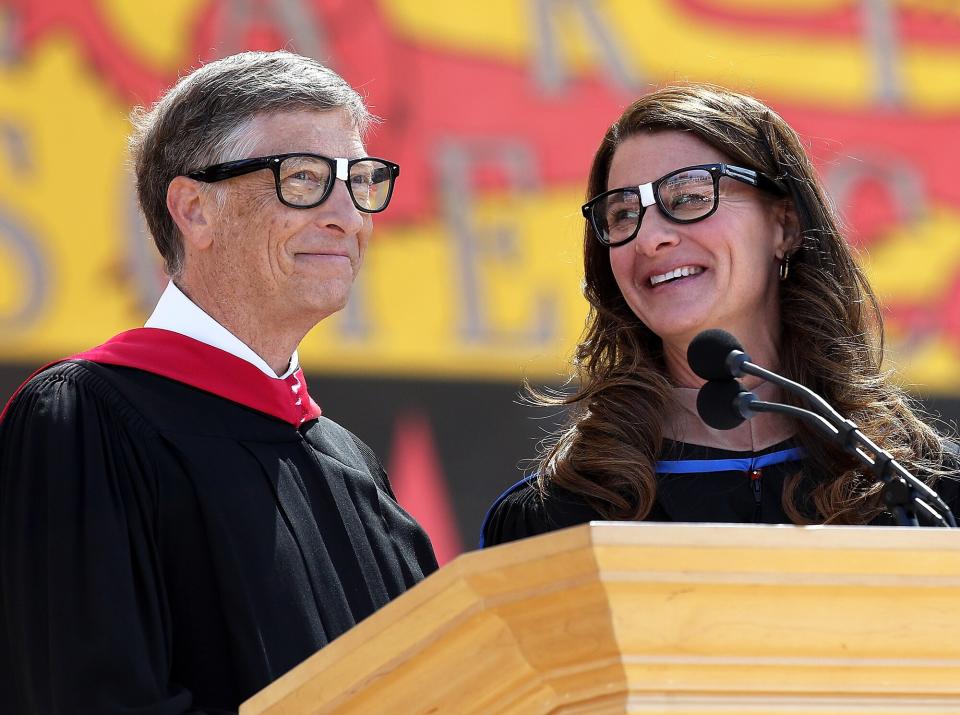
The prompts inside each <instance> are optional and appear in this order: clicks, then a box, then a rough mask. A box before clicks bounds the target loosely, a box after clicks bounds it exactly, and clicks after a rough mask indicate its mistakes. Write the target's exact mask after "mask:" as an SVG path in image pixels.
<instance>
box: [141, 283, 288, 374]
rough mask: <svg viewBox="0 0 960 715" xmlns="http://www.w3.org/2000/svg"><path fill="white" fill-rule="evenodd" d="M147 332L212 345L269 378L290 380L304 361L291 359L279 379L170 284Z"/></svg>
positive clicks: (155, 309)
mask: <svg viewBox="0 0 960 715" xmlns="http://www.w3.org/2000/svg"><path fill="white" fill-rule="evenodd" d="M144 327H145V328H160V329H161V330H170V331H172V332H174V333H180V334H181V335H186V336H187V337H188V338H193V339H194V340H199V341H200V342H201V343H206V344H207V345H212V346H213V347H215V348H220V349H221V350H223V351H225V352H228V353H230V354H231V355H235V356H236V357H238V358H240V359H241V360H246V361H247V362H248V363H250V364H251V365H253V366H255V367H256V368H258V369H259V370H260V371H261V372H262V373H263V374H264V375H266V376H267V377H274V378H279V379H283V378H287V377H289V376H290V375H292V374H293V373H295V372H296V371H297V370H299V369H300V358H299V357H298V355H297V351H296V350H294V351H293V355H291V356H290V365H289V367H287V371H286V372H285V373H283V374H282V375H277V373H275V372H274V371H273V368H271V367H270V366H269V365H267V363H266V361H265V360H264V359H263V358H262V357H260V356H259V355H257V354H256V353H255V352H254V351H253V350H251V349H250V347H249V346H248V345H246V344H245V343H244V342H243V341H241V340H240V339H239V338H238V337H237V336H236V335H234V334H233V333H231V332H230V331H229V330H227V329H226V328H225V327H223V326H222V325H220V323H218V322H217V321H216V320H214V319H213V318H211V317H210V316H209V315H207V314H206V313H205V312H204V311H203V309H202V308H200V306H198V305H197V304H196V303H194V302H193V301H192V300H190V299H189V298H188V297H187V296H186V295H184V293H183V291H181V290H180V289H179V288H177V286H175V285H174V284H173V281H170V282H169V283H168V284H167V288H166V290H165V291H163V295H161V296H160V300H159V301H158V302H157V307H156V308H154V309H153V314H152V315H151V316H150V318H149V319H148V320H147V322H146V323H145V324H144Z"/></svg>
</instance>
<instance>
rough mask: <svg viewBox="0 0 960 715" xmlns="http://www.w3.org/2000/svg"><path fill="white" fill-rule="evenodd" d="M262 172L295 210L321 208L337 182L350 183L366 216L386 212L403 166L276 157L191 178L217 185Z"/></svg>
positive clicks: (379, 161) (363, 159) (202, 171)
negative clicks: (395, 182) (270, 175)
mask: <svg viewBox="0 0 960 715" xmlns="http://www.w3.org/2000/svg"><path fill="white" fill-rule="evenodd" d="M261 169H270V170H271V171H272V172H273V179H274V183H275V184H276V187H277V198H278V199H280V203H282V204H284V205H285V206H290V207H292V208H295V209H309V208H313V207H314V206H319V205H320V204H322V203H323V202H324V201H326V200H327V198H328V197H329V196H330V192H331V191H333V182H334V180H335V179H340V180H341V181H344V182H346V184H347V189H348V191H349V192H350V198H351V199H352V200H353V205H354V206H356V207H357V209H358V210H360V211H363V212H364V213H369V214H374V213H377V212H379V211H383V210H384V209H385V208H387V204H389V203H390V197H391V196H392V195H393V184H394V181H395V180H396V178H397V177H398V176H400V166H399V165H397V164H394V163H393V162H391V161H387V160H386V159H378V158H376V157H372V156H364V157H360V158H359V159H331V158H329V157H326V156H320V155H319V154H305V153H302V152H296V153H292V154H276V155H274V156H261V157H255V158H252V159H240V160H238V161H228V162H225V163H223V164H214V165H213V166H208V167H207V168H205V169H199V170H197V171H191V172H190V173H189V174H187V176H188V177H190V178H191V179H196V180H197V181H205V182H208V183H213V182H215V181H223V180H224V179H231V178H233V177H234V176H241V175H243V174H249V173H251V172H254V171H260V170H261Z"/></svg>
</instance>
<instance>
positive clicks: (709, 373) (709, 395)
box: [687, 329, 957, 527]
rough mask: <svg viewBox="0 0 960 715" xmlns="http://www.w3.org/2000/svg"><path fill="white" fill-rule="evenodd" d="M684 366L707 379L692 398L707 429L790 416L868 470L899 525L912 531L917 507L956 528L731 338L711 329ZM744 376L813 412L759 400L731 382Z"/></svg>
mask: <svg viewBox="0 0 960 715" xmlns="http://www.w3.org/2000/svg"><path fill="white" fill-rule="evenodd" d="M687 362H688V363H689V364H690V369H691V370H693V371H694V373H696V374H697V375H699V376H700V377H702V378H703V379H704V380H707V383H706V384H705V385H704V386H703V387H702V388H700V392H699V393H698V395H697V413H698V414H699V415H700V418H701V419H702V420H703V421H704V423H706V424H707V425H708V426H710V427H713V428H714V429H733V428H734V427H736V426H737V425H739V424H741V423H742V422H743V420H744V419H750V418H751V417H753V416H754V415H755V414H756V413H758V412H779V413H781V414H786V415H789V416H791V417H794V418H796V419H799V420H801V421H803V422H806V423H808V424H810V426H811V427H813V428H814V429H815V430H817V431H819V432H821V433H823V434H825V435H826V436H827V437H829V438H830V439H832V440H833V441H834V442H836V443H837V444H839V445H840V446H841V447H842V448H843V449H844V450H845V451H846V452H847V453H849V454H851V455H853V456H855V457H856V458H857V459H859V460H860V461H861V462H862V463H863V464H864V465H866V466H867V467H869V468H870V469H871V470H872V471H873V473H874V474H875V475H876V477H877V479H878V480H879V481H881V482H883V483H884V484H885V487H884V499H885V501H886V503H887V505H888V506H890V507H891V508H893V510H894V512H895V513H896V514H897V516H898V518H899V519H900V522H901V524H905V525H914V526H916V525H917V520H916V515H915V514H914V513H913V510H914V509H915V508H919V509H920V510H921V511H922V512H923V513H924V514H925V515H926V516H927V517H929V518H931V519H933V520H934V521H936V522H939V523H940V524H942V525H944V526H953V527H955V526H956V525H957V523H956V520H955V519H954V516H953V513H952V512H951V511H950V507H948V506H947V504H946V503H945V502H944V501H943V500H942V499H941V498H940V496H939V495H938V494H937V493H936V492H935V491H933V489H931V488H930V487H928V486H927V485H926V484H924V483H923V482H921V481H920V480H919V479H917V478H916V477H915V476H913V475H912V474H910V472H908V471H907V470H906V469H905V468H904V467H903V466H902V465H901V464H900V463H899V462H898V461H897V460H896V459H894V458H893V455H891V454H890V453H889V452H888V451H886V450H883V449H881V448H880V447H879V446H878V445H877V444H876V443H874V442H873V441H872V440H870V438H868V437H867V436H866V435H865V434H863V432H861V431H860V429H859V428H858V427H857V425H856V424H855V423H854V422H853V421H851V420H848V419H844V418H843V417H842V416H841V415H840V413H838V412H837V411H836V410H835V409H833V407H832V406H831V405H830V403H828V402H827V401H826V400H824V399H823V398H822V397H821V396H820V395H818V394H817V393H815V392H814V391H813V390H811V389H809V388H808V387H805V386H804V385H801V384H799V383H796V382H794V381H792V380H789V379H787V378H785V377H783V376H782V375H778V374H777V373H775V372H772V371H770V370H767V369H765V368H763V367H760V366H759V365H755V364H754V363H752V362H750V356H749V355H747V354H746V353H745V352H744V351H743V347H742V346H741V344H740V342H739V341H738V340H737V339H736V338H735V337H734V336H733V335H731V334H730V333H728V332H726V331H724V330H719V329H713V330H705V331H703V332H701V333H700V334H698V335H697V336H696V337H695V338H694V339H693V341H692V342H691V343H690V346H689V347H688V348H687ZM743 374H749V375H755V376H757V377H761V378H763V379H764V380H767V381H769V382H772V383H774V384H775V385H779V386H780V387H782V388H784V389H785V390H787V391H789V392H791V393H793V394H796V395H799V396H800V397H801V398H803V399H805V400H807V401H808V402H809V403H812V406H813V407H815V408H816V409H817V411H816V412H814V411H811V410H806V409H803V408H800V407H795V406H793V405H784V404H781V403H779V402H764V401H762V400H758V399H757V397H756V395H754V394H753V393H752V392H748V391H746V390H744V389H743V388H742V387H741V385H740V382H739V381H738V380H736V379H734V378H735V377H739V376H741V375H743ZM932 505H935V508H934V506H932ZM938 510H939V511H938Z"/></svg>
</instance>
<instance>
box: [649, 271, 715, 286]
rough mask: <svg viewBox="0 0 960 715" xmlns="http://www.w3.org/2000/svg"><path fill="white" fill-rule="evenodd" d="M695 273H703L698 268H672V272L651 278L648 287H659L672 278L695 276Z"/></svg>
mask: <svg viewBox="0 0 960 715" xmlns="http://www.w3.org/2000/svg"><path fill="white" fill-rule="evenodd" d="M697 273H703V269H702V268H700V267H699V266H681V267H680V268H674V269H673V270H672V271H667V272H666V273H661V274H660V275H659V276H651V278H650V285H652V286H655V285H660V284H661V283H665V282H667V281H672V280H673V279H674V278H686V277H687V276H695V275H696V274H697Z"/></svg>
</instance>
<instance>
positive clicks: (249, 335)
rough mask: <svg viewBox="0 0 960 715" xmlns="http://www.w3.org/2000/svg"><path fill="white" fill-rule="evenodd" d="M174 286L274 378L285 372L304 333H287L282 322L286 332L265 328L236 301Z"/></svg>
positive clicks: (186, 286)
mask: <svg viewBox="0 0 960 715" xmlns="http://www.w3.org/2000/svg"><path fill="white" fill-rule="evenodd" d="M175 283H176V285H177V287H178V288H179V289H180V290H181V292H183V294H184V295H185V296H187V298H189V299H190V300H191V301H192V302H193V303H194V304H195V305H196V306H197V307H199V308H200V309H201V310H203V311H204V312H205V313H206V314H207V315H209V316H210V317H211V318H213V319H214V320H215V321H217V322H218V323H219V324H220V325H222V326H223V327H224V328H225V329H226V330H228V331H229V332H230V333H231V334H232V335H233V336H234V337H236V338H237V339H238V340H240V341H241V342H242V343H243V344H244V345H246V346H247V347H249V348H250V349H251V350H253V352H255V353H256V354H257V355H259V356H260V357H261V358H262V359H263V361H264V362H266V363H267V365H269V366H270V368H271V369H272V370H273V371H274V372H275V373H276V374H277V375H283V374H284V373H285V372H286V371H287V369H288V367H289V366H290V357H291V355H293V353H294V351H295V350H296V349H297V346H298V345H299V344H300V341H301V340H302V339H303V336H304V335H306V333H307V330H302V331H300V330H296V329H291V328H290V323H289V322H288V321H282V322H283V323H284V324H285V326H286V329H282V328H279V327H278V326H276V325H269V326H267V325H266V323H267V322H268V321H266V320H258V319H257V318H256V317H255V316H252V315H251V314H250V312H249V310H248V305H246V304H243V303H242V302H241V301H239V300H235V299H229V298H227V299H224V298H223V297H222V296H219V295H218V294H217V292H216V291H207V290H204V289H203V286H202V285H195V284H192V283H190V282H186V281H182V280H181V279H178V280H177V281H175Z"/></svg>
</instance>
